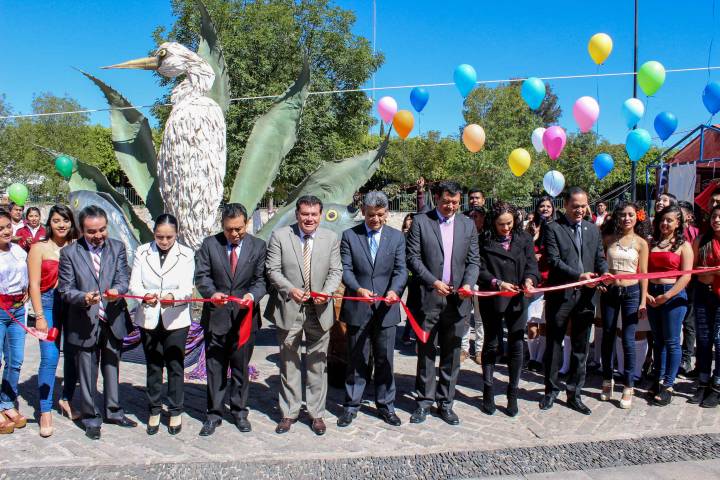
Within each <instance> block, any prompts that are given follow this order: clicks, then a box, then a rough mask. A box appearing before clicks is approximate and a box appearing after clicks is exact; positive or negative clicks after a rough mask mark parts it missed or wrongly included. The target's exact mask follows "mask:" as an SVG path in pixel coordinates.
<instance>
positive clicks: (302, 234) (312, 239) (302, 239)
mask: <svg viewBox="0 0 720 480" xmlns="http://www.w3.org/2000/svg"><path fill="white" fill-rule="evenodd" d="M298 232H299V235H298V236H299V237H300V252H303V251H304V250H303V249H304V248H305V242H310V245H309V246H308V247H309V248H310V254H311V255H312V250H313V244H314V243H315V234H317V230H315V231H314V232H313V233H310V234H306V233H305V232H303V231H302V228H300V226H298ZM305 235H310V238H307V239H306V238H305Z"/></svg>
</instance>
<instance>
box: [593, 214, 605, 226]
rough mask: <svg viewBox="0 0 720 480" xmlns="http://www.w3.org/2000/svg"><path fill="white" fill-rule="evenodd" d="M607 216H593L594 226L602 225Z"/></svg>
mask: <svg viewBox="0 0 720 480" xmlns="http://www.w3.org/2000/svg"><path fill="white" fill-rule="evenodd" d="M606 216H607V212H605V213H603V214H602V215H596V216H595V225H598V226H599V225H602V224H603V222H604V221H605V217H606Z"/></svg>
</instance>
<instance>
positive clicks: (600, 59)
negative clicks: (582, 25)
mask: <svg viewBox="0 0 720 480" xmlns="http://www.w3.org/2000/svg"><path fill="white" fill-rule="evenodd" d="M612 49H613V41H612V38H610V35H608V34H606V33H596V34H595V35H593V36H592V37H590V42H588V53H590V58H592V59H593V62H595V63H596V64H598V65H602V64H603V63H605V60H607V58H608V57H609V56H610V53H611V52H612Z"/></svg>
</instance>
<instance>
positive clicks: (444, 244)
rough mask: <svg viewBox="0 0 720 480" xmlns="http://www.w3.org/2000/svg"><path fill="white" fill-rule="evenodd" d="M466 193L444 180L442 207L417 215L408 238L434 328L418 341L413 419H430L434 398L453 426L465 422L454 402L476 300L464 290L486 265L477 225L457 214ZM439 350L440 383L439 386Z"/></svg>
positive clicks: (423, 319) (425, 314) (427, 320)
mask: <svg viewBox="0 0 720 480" xmlns="http://www.w3.org/2000/svg"><path fill="white" fill-rule="evenodd" d="M460 194H461V190H460V185H458V184H457V183H455V182H442V183H440V184H439V185H438V186H437V188H436V190H435V193H434V200H435V205H437V207H436V209H435V210H432V211H430V212H428V213H425V214H420V215H415V218H414V219H413V224H412V228H411V229H410V234H409V235H408V237H407V262H408V267H409V268H410V270H411V271H412V273H413V275H417V276H418V278H419V279H420V282H421V283H422V287H421V297H422V311H421V312H419V313H420V315H419V318H418V321H419V322H420V325H421V326H422V327H423V329H424V330H425V331H428V332H429V333H430V337H429V339H428V341H427V343H422V342H418V367H417V377H416V380H415V386H416V388H417V403H418V407H417V409H416V410H415V412H413V414H412V416H411V417H410V423H421V422H424V421H425V419H426V417H427V414H428V411H429V408H430V406H431V405H432V404H433V403H434V402H437V405H438V410H439V412H440V417H441V418H442V419H443V420H445V421H446V422H447V423H449V424H451V425H457V424H458V423H460V420H459V419H458V416H457V415H456V414H455V412H454V411H453V410H452V402H453V398H454V396H455V383H456V381H457V376H458V373H459V371H460V343H461V339H462V334H463V329H464V321H463V320H464V318H465V317H466V316H467V315H468V313H469V312H470V302H469V301H468V300H467V297H465V296H464V295H459V294H458V290H459V289H460V288H461V287H462V288H463V289H466V290H470V289H471V287H472V285H475V283H476V282H477V278H478V273H479V268H480V257H479V254H478V238H477V230H476V229H475V224H474V223H473V221H472V220H470V219H469V218H467V217H466V216H464V215H456V213H457V211H458V209H459V207H460ZM438 350H439V354H440V379H439V383H440V385H439V386H437V388H436V385H437V381H436V374H435V356H436V354H437V353H438Z"/></svg>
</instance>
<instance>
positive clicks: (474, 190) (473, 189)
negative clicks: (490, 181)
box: [468, 187, 485, 197]
mask: <svg viewBox="0 0 720 480" xmlns="http://www.w3.org/2000/svg"><path fill="white" fill-rule="evenodd" d="M473 193H479V194H480V195H482V196H483V197H485V194H484V193H483V191H482V190H480V189H479V188H477V187H473V188H471V189H470V190H468V195H472V194H473Z"/></svg>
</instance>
